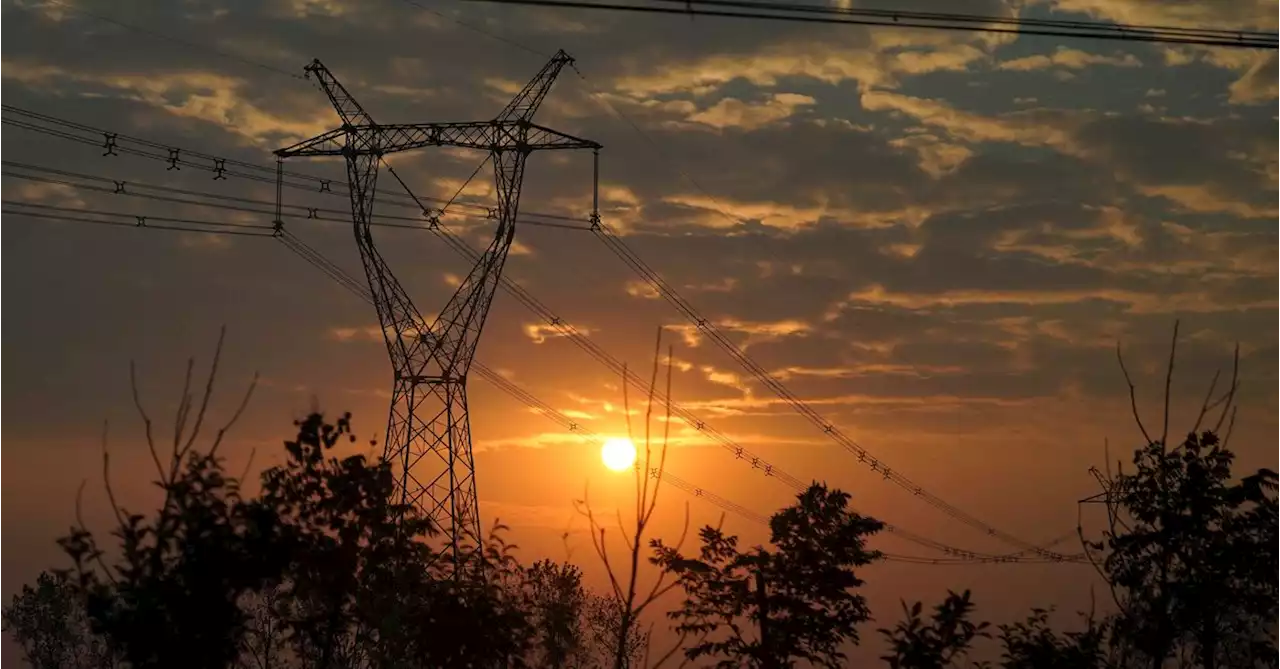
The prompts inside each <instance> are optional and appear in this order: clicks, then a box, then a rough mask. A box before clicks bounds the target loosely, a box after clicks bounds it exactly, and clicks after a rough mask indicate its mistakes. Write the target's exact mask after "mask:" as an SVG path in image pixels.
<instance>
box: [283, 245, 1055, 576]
mask: <svg viewBox="0 0 1280 669" xmlns="http://www.w3.org/2000/svg"><path fill="white" fill-rule="evenodd" d="M294 239H296V238H294ZM297 244H300V246H301V247H303V248H306V249H308V251H310V253H308V255H306V256H303V260H307V261H308V262H310V264H312V265H314V266H316V267H317V269H321V271H325V274H326V275H329V276H330V278H332V279H334V280H337V281H338V283H340V284H342V285H343V287H346V288H347V289H348V290H351V292H352V293H355V294H356V295H357V297H360V298H361V299H365V301H366V302H370V303H371V302H372V295H371V294H370V293H369V290H367V289H366V288H365V287H364V285H362V284H360V281H358V280H357V279H355V278H353V276H351V275H349V274H347V272H346V271H344V270H342V269H340V267H338V266H337V265H334V264H333V262H332V261H329V260H328V258H325V257H324V256H323V255H320V253H319V252H315V251H314V249H310V247H306V244H305V243H302V242H301V240H297ZM291 249H294V248H293V247H292V246H291ZM294 251H296V249H294ZM475 366H476V370H477V372H479V374H480V375H481V376H483V377H484V379H485V380H486V381H489V382H490V384H493V385H495V386H498V389H499V390H503V391H506V393H507V394H509V395H512V397H513V398H515V399H517V400H520V402H521V403H524V404H525V405H527V407H530V408H532V409H535V411H536V412H538V413H540V414H543V416H544V417H547V418H550V420H553V421H556V422H557V423H559V425H561V426H563V427H566V429H568V430H570V431H572V432H576V434H577V435H580V436H582V437H584V439H586V440H590V441H595V443H603V439H602V437H600V436H599V435H595V434H594V432H590V431H588V430H585V429H582V427H581V426H580V425H579V423H577V422H575V421H573V420H571V418H568V417H567V416H564V413H562V412H559V411H558V409H556V408H554V407H552V405H550V404H547V403H545V402H543V400H541V399H539V398H536V397H534V395H532V394H531V393H529V391H527V390H525V389H522V388H520V386H518V385H516V384H515V382H512V381H509V380H507V379H506V377H503V376H502V375H499V374H497V372H494V371H493V370H489V368H488V367H484V366H483V365H480V363H479V362H476V363H475ZM648 476H650V477H653V478H659V480H663V481H668V482H672V484H673V485H675V486H676V487H677V489H681V490H684V491H686V492H690V494H692V495H694V496H698V498H703V499H705V500H708V501H710V503H712V504H716V505H717V507H721V508H722V509H724V510H728V512H731V513H735V514H737V516H740V517H744V518H746V519H749V521H753V522H756V523H763V524H768V519H767V518H765V517H764V516H762V514H759V513H755V512H753V510H750V509H748V508H746V507H742V505H740V504H736V503H733V501H730V500H727V499H724V498H722V496H719V495H716V494H713V492H709V491H707V490H705V489H703V487H700V486H695V485H694V484H690V482H687V481H685V480H682V478H680V477H676V476H675V475H669V473H666V472H662V471H658V469H657V468H653V469H650V472H648ZM883 524H884V528H886V530H887V531H888V532H891V533H893V535H896V536H901V537H904V539H906V540H909V541H913V542H916V544H920V545H924V546H927V547H933V549H936V550H942V551H943V553H950V554H956V555H964V556H961V558H959V559H956V560H954V562H955V563H964V564H973V563H1028V562H1032V563H1034V560H1027V559H1023V558H1019V556H1016V555H982V554H973V553H968V551H960V550H957V549H952V547H950V546H946V545H945V544H940V542H936V541H932V540H928V539H924V537H922V536H919V535H915V533H914V532H909V531H906V530H904V528H901V527H896V526H893V524H891V523H883ZM1057 541H1061V540H1056V541H1055V542H1057ZM886 555H888V556H890V558H891V559H902V560H905V562H916V563H927V564H943V563H945V562H943V560H938V559H931V558H918V556H897V555H892V554H886ZM1044 562H1064V560H1044Z"/></svg>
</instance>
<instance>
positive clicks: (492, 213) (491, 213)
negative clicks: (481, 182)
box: [484, 207, 498, 221]
mask: <svg viewBox="0 0 1280 669" xmlns="http://www.w3.org/2000/svg"><path fill="white" fill-rule="evenodd" d="M484 217H485V218H487V219H489V220H491V221H496V220H498V208H497V207H489V209H488V211H486V212H485V213H484Z"/></svg>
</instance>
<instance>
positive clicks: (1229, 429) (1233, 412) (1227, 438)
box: [1222, 407, 1239, 448]
mask: <svg viewBox="0 0 1280 669" xmlns="http://www.w3.org/2000/svg"><path fill="white" fill-rule="evenodd" d="M1238 408H1239V407H1231V420H1230V421H1228V422H1227V433H1226V434H1224V435H1222V448H1226V447H1227V442H1229V441H1231V432H1232V431H1233V430H1235V427H1236V409H1238Z"/></svg>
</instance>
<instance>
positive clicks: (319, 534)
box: [6, 338, 530, 669]
mask: <svg viewBox="0 0 1280 669" xmlns="http://www.w3.org/2000/svg"><path fill="white" fill-rule="evenodd" d="M221 344H222V339H221V338H220V339H219V344H218V350H217V353H215V356H214V363H213V366H212V369H211V370H210V373H209V378H208V381H207V383H206V386H205V392H204V394H203V397H202V398H201V399H200V401H199V402H196V401H195V399H194V397H193V395H192V393H191V392H190V384H191V370H192V366H193V365H191V364H189V365H188V371H187V381H186V385H185V387H184V390H183V394H182V396H181V399H180V401H179V408H178V414H177V419H176V421H175V423H176V425H175V428H174V437H173V446H172V449H171V452H170V454H169V458H168V459H169V462H168V463H167V464H165V463H163V462H162V460H161V457H160V455H159V449H158V448H157V444H156V441H155V439H154V438H153V432H154V430H153V424H152V421H151V419H150V418H149V416H148V414H147V412H146V411H145V409H144V408H143V406H142V402H141V401H140V400H139V399H138V393H137V384H136V383H134V399H135V402H136V404H137V408H138V411H139V413H140V415H141V416H142V418H143V424H144V427H145V428H146V436H147V444H148V447H149V449H150V451H151V454H152V457H153V461H154V463H155V465H156V470H157V473H158V481H157V485H158V487H159V488H160V490H161V491H162V492H163V495H164V498H163V502H162V503H161V505H160V508H159V509H158V510H157V511H156V512H155V513H154V514H153V515H151V516H150V517H148V516H146V515H142V514H131V513H128V512H127V511H126V510H124V509H122V508H120V507H119V505H118V504H116V501H115V495H114V493H113V491H112V486H111V478H110V471H109V463H110V458H109V454H108V451H107V448H106V444H107V442H106V438H105V436H104V439H103V476H104V481H105V483H106V490H107V495H108V498H109V500H110V502H111V508H112V510H113V511H114V512H115V516H116V521H117V527H116V528H115V530H114V531H113V532H112V533H111V534H112V536H113V537H114V538H115V539H117V540H118V542H119V545H118V547H117V548H116V550H115V551H112V552H113V553H115V554H118V557H116V556H113V557H112V559H110V560H109V559H108V556H107V552H106V551H105V550H104V549H102V548H100V547H99V544H98V541H97V538H96V537H95V535H94V534H93V533H92V532H90V531H89V530H87V529H86V528H85V527H84V523H83V522H79V526H78V527H74V528H73V529H72V532H71V534H70V535H69V536H67V537H64V538H63V539H62V540H61V541H60V544H61V545H62V547H63V549H64V550H65V551H66V553H67V554H68V556H69V557H70V558H71V560H72V563H73V569H72V570H71V571H70V572H68V573H69V574H73V575H74V576H73V577H70V578H67V579H66V580H65V581H44V582H41V583H39V584H38V587H37V588H36V589H35V590H31V591H30V593H29V595H28V596H27V598H26V599H23V597H22V596H19V597H18V598H17V599H15V602H14V605H13V606H12V607H11V608H10V610H9V612H11V613H12V614H13V615H7V617H6V623H7V624H8V622H9V620H10V619H12V623H13V625H12V626H13V628H14V631H15V634H16V635H17V636H19V638H20V639H21V638H24V635H25V638H26V639H28V640H31V642H32V643H31V649H32V651H33V653H34V654H35V656H37V657H41V658H48V661H49V662H51V663H53V664H54V665H56V666H62V665H63V664H64V662H63V659H64V656H65V652H63V651H62V650H60V649H62V648H64V647H66V646H68V644H69V643H70V644H71V647H75V646H74V637H72V638H71V641H68V638H67V636H66V635H65V634H63V633H62V632H60V631H59V630H61V629H72V630H74V629H75V627H74V622H75V621H76V620H77V618H76V616H77V615H79V613H80V612H83V615H84V617H85V618H86V619H87V620H88V621H89V624H90V626H91V628H92V630H93V632H94V633H95V634H98V635H100V636H101V638H102V639H103V641H104V643H106V644H107V645H108V647H109V650H110V651H111V653H113V654H115V655H118V656H119V657H121V658H122V659H123V660H125V661H127V663H128V665H129V666H130V667H133V668H135V669H143V668H147V667H174V666H184V667H195V668H199V667H209V668H213V667H219V668H222V667H228V666H232V665H233V664H235V665H237V666H242V667H249V666H253V667H263V668H264V669H265V667H269V666H282V665H281V663H286V664H287V665H292V666H303V667H316V668H317V669H320V668H323V669H337V668H339V667H341V668H342V669H356V668H364V667H369V668H373V667H377V668H379V669H382V668H386V669H392V668H399V667H436V666H462V665H466V666H472V667H507V666H520V665H521V663H522V661H523V659H522V658H524V656H525V655H526V653H527V650H528V646H529V639H530V634H529V626H528V620H527V618H528V615H527V612H526V610H525V608H524V606H525V602H524V599H523V595H522V594H521V592H520V586H519V584H521V583H522V581H521V578H522V575H523V572H522V570H521V568H520V565H519V564H518V562H517V561H516V560H515V557H514V555H513V553H512V550H513V549H514V546H511V545H508V544H506V543H505V542H503V541H502V539H501V533H502V531H503V530H504V529H505V528H504V527H503V526H501V525H497V524H496V525H495V527H494V531H493V532H492V533H491V534H490V536H489V537H488V539H487V540H486V541H485V542H483V544H482V545H479V546H470V547H466V548H467V551H468V555H467V557H468V559H467V560H465V564H467V565H468V567H467V569H466V570H461V571H459V570H454V569H453V567H452V565H451V564H450V563H449V562H448V561H446V560H441V559H438V558H439V557H440V554H439V552H438V551H435V550H433V549H432V548H431V546H430V542H429V539H430V538H431V533H432V528H431V526H430V524H429V523H428V522H427V520H426V519H425V517H424V516H423V515H422V514H421V512H420V511H418V510H417V509H416V508H415V507H412V506H409V505H402V504H398V503H397V502H396V500H397V497H398V496H397V495H396V489H395V482H394V478H393V476H392V473H391V465H390V463H388V462H386V461H383V460H378V461H375V462H368V461H367V460H366V459H365V458H364V457H363V456H352V457H347V458H341V459H339V458H336V457H332V455H331V450H332V449H333V448H334V447H335V445H337V444H338V443H340V442H342V441H344V440H349V441H355V437H354V436H353V435H352V434H351V425H350V415H349V414H348V415H344V416H342V417H341V418H340V419H338V420H337V421H335V422H333V423H330V422H328V421H326V420H325V418H324V416H323V415H321V414H319V413H315V414H312V415H311V416H308V417H307V418H306V419H304V420H302V421H298V422H296V423H295V425H296V426H297V428H298V434H297V437H296V439H294V440H291V441H287V442H286V443H285V451H286V453H287V456H288V457H287V459H286V462H285V463H284V464H283V465H280V466H278V467H273V468H271V469H269V470H267V471H266V472H264V473H263V474H262V485H261V492H260V494H259V495H258V496H257V497H256V498H252V499H249V498H245V497H244V496H243V495H241V492H240V479H239V478H236V477H233V476H228V475H227V474H226V473H225V471H224V462H223V460H222V459H221V458H219V457H218V455H217V450H218V448H219V446H220V444H221V443H222V440H223V438H224V436H225V435H226V433H227V431H228V429H229V428H230V427H231V425H232V424H234V422H235V419H236V418H237V417H238V416H239V415H240V413H241V412H242V411H243V409H244V407H245V405H246V404H247V402H248V399H249V394H248V393H246V396H245V398H244V400H243V401H242V402H241V405H240V409H239V410H237V412H236V414H235V415H234V416H233V418H232V420H231V421H230V422H229V423H228V424H227V425H226V426H225V427H223V428H222V429H221V430H220V431H219V432H218V433H217V435H216V437H215V438H214V440H213V443H212V445H211V446H210V447H209V448H208V449H207V450H205V451H200V450H198V449H197V448H196V447H195V444H196V440H197V438H198V435H199V433H200V428H201V426H202V425H203V424H204V422H205V417H206V416H205V414H206V410H207V407H208V404H209V399H210V396H211V395H212V392H213V386H214V378H215V377H216V372H217V367H218V360H219V355H218V354H220V352H221ZM250 390H252V386H251V387H250ZM188 425H190V429H189V430H188V429H187V426H188ZM246 471H247V469H246ZM241 478H243V476H242V477H241ZM77 520H78V521H79V498H77ZM59 583H65V587H64V588H62V589H59V588H60V587H61V586H59V585H58V584H59ZM64 590H65V592H64ZM51 604H57V605H58V606H56V607H55V606H51ZM64 604H65V605H64ZM50 649H51V650H50Z"/></svg>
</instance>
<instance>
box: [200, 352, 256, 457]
mask: <svg viewBox="0 0 1280 669" xmlns="http://www.w3.org/2000/svg"><path fill="white" fill-rule="evenodd" d="M257 388H258V373H257V372H254V374H253V380H252V381H250V382H249V388H248V389H247V390H245V392H244V397H243V398H241V399H240V406H238V407H236V412H235V413H234V414H232V415H231V419H230V420H228V421H227V422H226V424H225V425H223V426H222V428H221V429H219V430H218V434H217V436H215V437H214V438H213V445H211V446H210V447H209V457H213V455H214V454H215V453H217V451H218V447H219V446H221V445H222V438H223V437H225V436H226V434H227V432H228V431H229V430H230V429H231V428H232V427H233V426H234V425H235V424H236V422H238V421H239V420H240V416H241V415H243V414H244V410H245V409H246V408H247V407H248V406H249V400H250V399H252V398H253V391H254V390H256V389H257Z"/></svg>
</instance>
